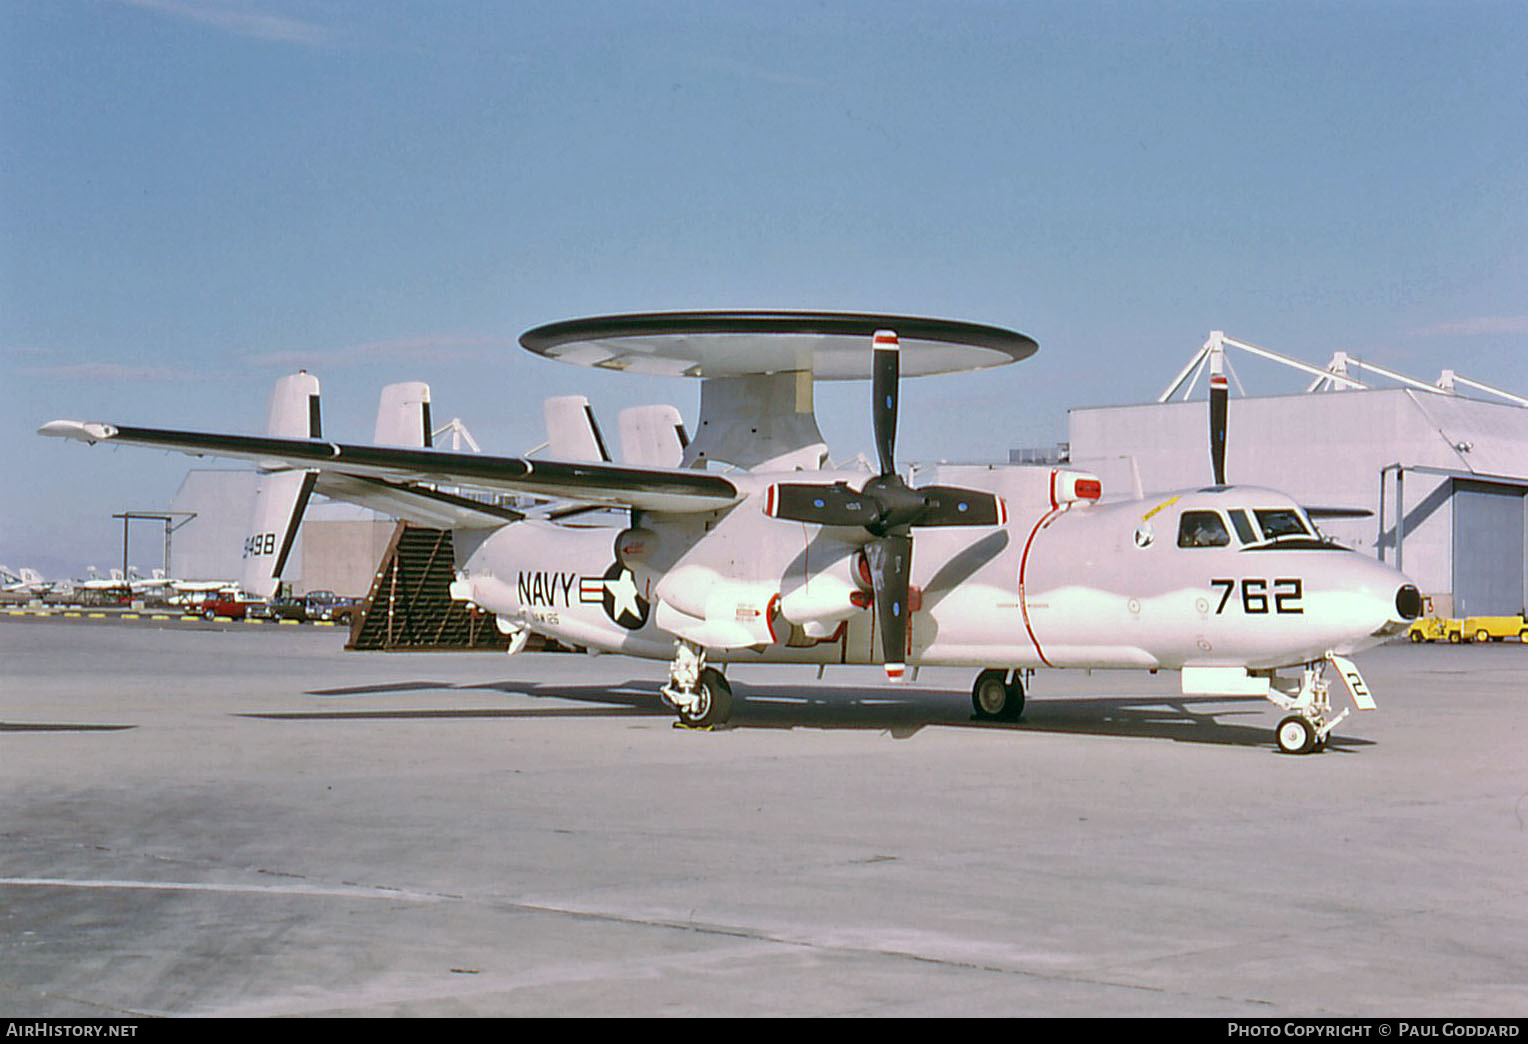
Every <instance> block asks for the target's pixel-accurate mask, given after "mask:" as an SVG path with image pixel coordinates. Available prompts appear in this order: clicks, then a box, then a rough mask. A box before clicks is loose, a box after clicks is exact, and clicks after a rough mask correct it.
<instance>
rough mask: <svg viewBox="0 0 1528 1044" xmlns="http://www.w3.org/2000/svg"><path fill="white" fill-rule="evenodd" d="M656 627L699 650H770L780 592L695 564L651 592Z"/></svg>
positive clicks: (668, 576) (771, 586)
mask: <svg viewBox="0 0 1528 1044" xmlns="http://www.w3.org/2000/svg"><path fill="white" fill-rule="evenodd" d="M653 594H654V596H655V597H656V598H657V600H658V621H657V622H658V626H659V627H662V628H663V629H664V630H668V631H672V632H674V633H675V634H677V635H679V636H680V637H682V638H686V639H688V640H690V641H692V642H696V643H697V644H699V645H704V646H708V647H711V648H723V649H738V648H743V647H745V646H750V645H773V644H775V642H776V641H777V640H778V639H777V638H776V635H775V631H774V624H773V620H774V616H775V615H776V613H777V612H778V611H779V597H780V596H779V592H778V591H777V590H776V587H775V585H774V584H772V583H770V582H769V581H765V580H758V581H746V580H736V579H733V578H730V577H727V576H724V575H722V574H721V573H718V572H717V571H716V570H714V569H711V568H709V567H708V566H704V565H699V564H694V563H692V564H689V565H682V566H680V567H678V568H677V569H674V570H671V571H670V572H669V573H667V574H666V575H665V576H664V577H663V579H662V580H661V581H660V582H659V583H658V586H657V588H656V589H655V590H654V592H653Z"/></svg>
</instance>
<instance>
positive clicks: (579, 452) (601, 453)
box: [544, 395, 610, 463]
mask: <svg viewBox="0 0 1528 1044" xmlns="http://www.w3.org/2000/svg"><path fill="white" fill-rule="evenodd" d="M544 408H545V410H546V443H547V456H549V457H551V458H552V459H554V460H586V461H592V462H596V463H600V462H603V463H608V462H609V461H610V453H609V451H608V450H606V449H605V440H604V438H603V437H602V436H601V435H600V426H599V424H598V423H597V422H596V421H595V419H594V410H593V409H592V408H591V407H590V406H589V399H588V398H587V397H586V396H583V395H559V396H557V397H555V398H551V399H548V400H546V405H545V407H544Z"/></svg>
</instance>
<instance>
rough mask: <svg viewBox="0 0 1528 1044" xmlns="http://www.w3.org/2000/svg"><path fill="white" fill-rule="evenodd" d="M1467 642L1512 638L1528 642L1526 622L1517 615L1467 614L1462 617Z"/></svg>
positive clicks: (1527, 625) (1497, 640)
mask: <svg viewBox="0 0 1528 1044" xmlns="http://www.w3.org/2000/svg"><path fill="white" fill-rule="evenodd" d="M1463 630H1464V636H1465V637H1464V640H1465V641H1467V642H1485V641H1491V642H1499V641H1502V640H1503V639H1508V638H1510V639H1513V640H1516V641H1521V642H1528V622H1525V621H1524V620H1523V617H1522V616H1521V615H1518V616H1467V617H1465V619H1464V627H1463Z"/></svg>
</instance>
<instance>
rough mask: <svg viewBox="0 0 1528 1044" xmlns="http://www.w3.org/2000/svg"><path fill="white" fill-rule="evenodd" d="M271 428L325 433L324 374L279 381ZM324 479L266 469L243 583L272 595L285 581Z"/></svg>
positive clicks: (300, 434)
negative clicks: (322, 417) (315, 492)
mask: <svg viewBox="0 0 1528 1044" xmlns="http://www.w3.org/2000/svg"><path fill="white" fill-rule="evenodd" d="M265 430H266V434H268V435H278V436H281V437H283V438H292V439H316V438H320V437H322V435H323V427H322V424H321V421H320V414H319V393H318V378H317V377H314V376H313V375H312V374H310V373H308V372H307V371H306V370H303V371H301V372H298V373H294V374H292V375H290V376H287V377H283V378H281V379H280V380H278V381H277V382H276V387H275V389H274V390H272V392H271V404H270V410H269V412H268V413H267V420H266V426H265ZM317 481H318V472H316V471H294V470H291V469H280V470H273V471H262V472H261V473H260V480H259V483H258V485H257V486H256V488H255V508H254V516H253V518H252V520H251V523H250V532H249V536H247V537H246V538H245V540H244V572H243V575H242V576H241V577H240V578H239V584H240V586H241V587H243V589H244V590H245V591H247V592H249V593H250V594H252V595H257V596H259V597H261V598H269V597H270V596H271V595H273V594H275V593H276V589H277V588H278V587H280V586H281V573H282V571H283V570H284V569H285V568H286V564H287V559H288V557H289V556H290V555H291V553H292V545H293V543H295V542H296V540H297V531H298V529H299V528H300V527H301V525H302V514H303V511H304V510H305V509H306V508H307V506H308V498H309V497H310V496H312V495H313V486H314V484H315V483H316V482H317Z"/></svg>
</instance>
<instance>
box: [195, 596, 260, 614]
mask: <svg viewBox="0 0 1528 1044" xmlns="http://www.w3.org/2000/svg"><path fill="white" fill-rule="evenodd" d="M264 604H265V603H264V602H263V601H261V600H260V599H258V598H249V597H247V596H245V595H243V594H241V593H239V592H228V591H220V592H219V593H218V594H216V595H213V596H212V597H211V598H207V599H205V600H204V601H203V602H202V604H201V606H200V609H201V613H202V616H204V617H206V618H207V619H208V620H214V619H217V618H218V617H223V618H225V619H228V620H242V619H244V618H245V617H246V616H248V615H249V610H250V609H251V607H253V606H259V605H264Z"/></svg>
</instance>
